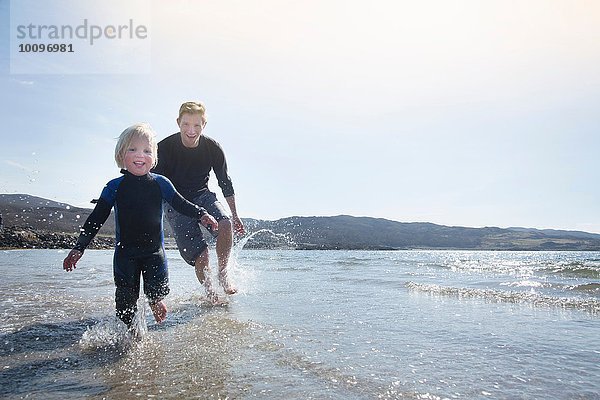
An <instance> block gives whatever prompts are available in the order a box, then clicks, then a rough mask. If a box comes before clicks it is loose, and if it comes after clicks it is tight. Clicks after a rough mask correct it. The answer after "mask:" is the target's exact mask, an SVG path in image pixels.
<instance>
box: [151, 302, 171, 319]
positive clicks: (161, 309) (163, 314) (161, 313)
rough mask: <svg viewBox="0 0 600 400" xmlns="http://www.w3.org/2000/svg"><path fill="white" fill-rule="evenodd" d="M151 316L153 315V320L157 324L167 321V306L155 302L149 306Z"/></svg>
mask: <svg viewBox="0 0 600 400" xmlns="http://www.w3.org/2000/svg"><path fill="white" fill-rule="evenodd" d="M150 309H151V310H152V314H154V320H155V321H156V322H158V323H159V324H160V323H161V322H164V321H165V320H166V319H167V306H165V303H163V302H162V301H157V302H156V303H154V304H150Z"/></svg>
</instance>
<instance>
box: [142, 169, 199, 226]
mask: <svg viewBox="0 0 600 400" xmlns="http://www.w3.org/2000/svg"><path fill="white" fill-rule="evenodd" d="M154 177H155V179H156V182H157V183H158V185H159V186H160V191H161V192H162V196H163V199H165V200H166V201H167V202H168V203H169V204H170V205H171V207H173V208H174V209H175V211H177V212H178V213H180V214H183V215H187V216H188V217H190V218H197V219H198V221H199V220H200V218H202V216H204V215H206V214H208V213H207V212H206V210H205V209H204V208H202V207H199V206H197V205H196V204H194V203H191V202H189V201H187V200H186V199H185V198H183V196H182V195H180V194H179V192H177V191H176V190H175V187H174V186H173V184H172V183H171V181H170V180H169V179H168V178H167V177H164V176H162V175H156V174H155V175H154Z"/></svg>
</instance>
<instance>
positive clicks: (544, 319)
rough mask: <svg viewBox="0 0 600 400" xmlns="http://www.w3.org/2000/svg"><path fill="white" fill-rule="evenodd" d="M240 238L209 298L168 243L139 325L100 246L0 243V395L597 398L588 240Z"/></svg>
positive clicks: (593, 275)
mask: <svg viewBox="0 0 600 400" xmlns="http://www.w3.org/2000/svg"><path fill="white" fill-rule="evenodd" d="M242 246H243V243H240V244H238V246H237V247H236V249H235V252H234V257H233V260H232V267H231V269H232V272H231V273H232V276H233V278H234V280H235V282H236V283H237V285H238V286H239V289H240V293H239V294H237V295H235V296H230V297H228V298H225V297H224V296H223V304H220V305H216V306H213V305H210V304H208V303H207V302H206V300H205V298H204V293H203V292H202V290H200V287H199V284H198V282H197V281H196V277H195V275H194V271H193V269H192V268H191V267H189V266H187V265H186V264H185V263H184V262H183V261H182V260H181V259H180V258H179V255H178V253H177V252H176V251H172V250H169V251H168V259H169V269H170V277H171V294H170V295H169V296H168V297H167V300H166V304H167V306H168V308H169V315H168V320H167V322H165V323H164V324H162V325H157V324H156V323H154V320H153V319H152V316H151V313H150V312H149V309H148V306H147V305H145V303H143V302H140V313H139V316H138V320H137V322H136V323H137V324H138V327H139V328H140V332H141V340H139V339H138V340H133V339H132V338H130V336H129V335H128V333H127V332H126V331H125V330H124V328H123V326H122V324H121V323H120V322H117V321H116V319H115V317H114V285H113V280H112V251H104V250H97V251H94V250H88V251H86V253H85V255H84V257H83V258H82V259H81V261H80V263H79V266H78V268H77V269H76V270H75V271H74V272H71V273H66V272H64V271H63V270H62V260H63V258H64V257H65V256H66V254H67V252H66V251H64V250H12V251H0V271H1V272H2V277H1V281H0V288H1V289H2V290H1V291H2V297H1V298H0V304H1V307H0V310H1V313H2V323H1V325H0V326H1V329H0V368H1V371H0V398H2V399H19V398H29V399H45V400H47V399H80V398H90V399H149V398H156V399H180V398H181V399H183V398H186V399H188V398H197V399H600V253H597V252H531V253H530V252H485V251H478V252H471V251H293V250H281V251H279V250H247V249H243V248H242ZM212 258H213V260H214V254H212Z"/></svg>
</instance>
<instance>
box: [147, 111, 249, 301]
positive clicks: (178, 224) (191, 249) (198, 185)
mask: <svg viewBox="0 0 600 400" xmlns="http://www.w3.org/2000/svg"><path fill="white" fill-rule="evenodd" d="M177 125H178V126H179V129H180V131H179V132H178V133H175V134H173V135H171V136H169V137H167V138H165V139H163V140H162V141H161V142H159V143H158V165H157V166H156V168H155V169H154V171H155V172H156V173H159V174H161V175H164V176H166V177H167V178H169V179H170V180H171V182H173V185H175V188H176V189H177V191H178V192H179V193H181V194H182V195H183V196H184V197H185V198H186V199H187V200H189V201H190V202H192V203H195V204H197V205H198V206H200V207H203V208H204V209H206V210H207V211H208V213H209V214H211V215H212V216H213V217H214V218H215V219H216V220H217V222H218V236H217V244H216V250H217V258H218V264H219V282H220V283H221V285H222V286H223V289H224V290H225V293H227V294H234V293H236V292H237V289H236V288H235V286H234V285H233V284H232V282H231V281H230V279H229V276H228V274H227V264H228V262H229V255H230V254H231V247H232V244H233V235H232V230H233V229H235V231H236V232H237V233H239V234H244V225H243V223H242V221H241V219H240V218H239V217H238V215H237V209H236V205H235V196H234V190H233V185H232V183H231V178H230V177H229V175H228V174H227V162H226V161H225V154H224V152H223V149H222V148H221V146H220V145H219V143H218V142H217V141H216V140H214V139H212V138H210V137H208V136H206V135H203V130H204V128H205V127H206V109H205V107H204V105H203V104H202V103H199V102H193V101H189V102H186V103H183V104H182V105H181V107H180V108H179V117H178V118H177ZM211 170H212V171H214V173H215V175H216V177H217V181H218V183H219V186H220V188H221V191H222V193H223V196H224V197H225V200H226V201H227V204H228V205H229V209H230V210H231V214H232V215H231V219H230V218H229V216H228V215H227V212H226V211H225V209H224V207H223V206H222V205H221V203H220V202H219V201H218V200H217V197H216V195H215V194H214V193H213V192H211V191H210V190H209V189H208V179H209V174H210V171H211ZM166 215H167V220H168V221H169V224H170V225H171V228H172V229H173V233H174V235H175V240H176V242H177V247H178V248H179V253H180V254H181V257H182V258H183V259H184V260H185V261H186V262H187V263H188V264H190V265H193V266H194V267H195V269H196V277H197V278H198V281H199V282H200V284H201V285H204V287H205V289H206V292H207V295H208V296H209V298H211V300H213V301H216V300H217V296H216V293H215V292H214V290H213V288H212V284H211V282H210V267H209V265H210V264H209V256H208V245H207V243H206V241H205V240H204V238H203V237H202V231H201V230H200V227H199V226H198V224H197V223H195V221H194V220H193V218H189V217H187V216H185V215H182V214H180V213H178V212H176V211H174V210H173V209H171V208H168V209H167V213H166ZM232 222H233V226H232ZM232 228H233V229H232Z"/></svg>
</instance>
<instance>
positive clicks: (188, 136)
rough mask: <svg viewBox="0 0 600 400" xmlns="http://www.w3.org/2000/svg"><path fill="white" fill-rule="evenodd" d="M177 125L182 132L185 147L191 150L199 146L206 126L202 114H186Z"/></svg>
mask: <svg viewBox="0 0 600 400" xmlns="http://www.w3.org/2000/svg"><path fill="white" fill-rule="evenodd" d="M177 124H178V125H179V129H180V131H181V142H182V143H183V145H184V146H185V147H189V148H193V147H196V146H198V142H199V141H200V136H201V135H202V129H203V128H204V125H205V122H204V121H202V117H201V116H200V114H189V113H184V114H182V115H181V117H180V118H178V119H177Z"/></svg>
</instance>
